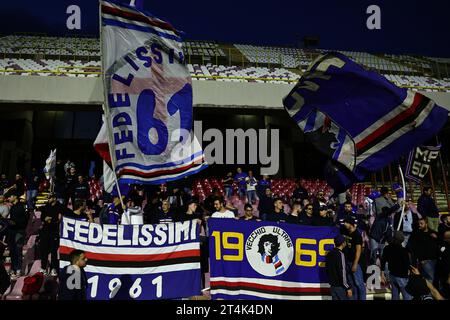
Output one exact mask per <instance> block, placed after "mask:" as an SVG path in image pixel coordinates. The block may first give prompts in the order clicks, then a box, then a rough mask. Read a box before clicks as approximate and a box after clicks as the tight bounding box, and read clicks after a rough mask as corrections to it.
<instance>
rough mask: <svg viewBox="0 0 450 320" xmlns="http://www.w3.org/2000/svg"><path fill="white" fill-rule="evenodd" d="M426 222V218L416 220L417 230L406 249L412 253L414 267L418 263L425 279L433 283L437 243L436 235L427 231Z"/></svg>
mask: <svg viewBox="0 0 450 320" xmlns="http://www.w3.org/2000/svg"><path fill="white" fill-rule="evenodd" d="M427 220H428V218H420V219H419V220H418V230H415V231H414V232H413V233H412V234H411V237H410V238H409V241H408V244H407V246H406V247H407V248H408V249H409V250H410V252H411V253H412V256H413V261H414V265H415V264H416V263H418V266H419V267H420V268H419V269H420V271H421V273H422V275H423V276H424V277H425V279H427V280H429V281H430V282H433V281H434V276H435V270H436V261H437V259H438V255H439V243H438V236H437V233H436V232H434V231H433V230H430V229H429V227H428V221H427Z"/></svg>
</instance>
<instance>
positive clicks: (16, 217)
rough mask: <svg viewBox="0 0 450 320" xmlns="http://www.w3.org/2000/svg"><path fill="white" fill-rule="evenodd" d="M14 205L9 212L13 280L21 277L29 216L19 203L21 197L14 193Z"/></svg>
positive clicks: (11, 200)
mask: <svg viewBox="0 0 450 320" xmlns="http://www.w3.org/2000/svg"><path fill="white" fill-rule="evenodd" d="M9 201H10V203H11V204H12V207H11V209H10V210H9V221H8V223H9V228H8V236H7V239H8V240H7V241H8V246H9V249H10V252H11V269H12V273H11V276H12V278H15V277H20V275H21V270H22V258H23V257H22V248H23V246H24V244H25V229H26V227H27V224H28V215H27V213H26V210H25V205H24V204H23V203H21V202H20V201H19V195H18V194H16V193H12V194H11V195H10V197H9Z"/></svg>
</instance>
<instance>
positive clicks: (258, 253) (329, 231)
mask: <svg viewBox="0 0 450 320" xmlns="http://www.w3.org/2000/svg"><path fill="white" fill-rule="evenodd" d="M208 224H209V231H210V237H211V238H210V241H209V243H210V269H211V296H212V297H213V299H284V300H322V299H331V296H330V289H329V288H330V286H329V284H328V280H327V275H326V270H325V256H326V253H327V251H329V250H331V249H332V248H333V247H334V242H333V238H334V237H335V236H336V235H337V234H338V233H339V230H338V229H337V228H336V227H310V226H299V225H294V224H288V223H280V224H274V223H269V222H252V221H239V220H234V219H214V218H211V219H209V220H208Z"/></svg>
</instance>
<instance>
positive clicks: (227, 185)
mask: <svg viewBox="0 0 450 320" xmlns="http://www.w3.org/2000/svg"><path fill="white" fill-rule="evenodd" d="M233 182H234V179H233V173H232V172H231V171H230V172H228V173H227V176H226V177H225V178H223V179H222V183H223V188H224V189H225V197H226V198H227V199H229V198H231V196H232V195H233Z"/></svg>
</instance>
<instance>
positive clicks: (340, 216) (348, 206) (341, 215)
mask: <svg viewBox="0 0 450 320" xmlns="http://www.w3.org/2000/svg"><path fill="white" fill-rule="evenodd" d="M347 217H352V218H354V219H356V212H355V211H353V204H352V203H351V202H350V201H346V202H345V203H344V205H343V206H342V207H340V208H339V210H338V213H337V215H336V224H337V225H343V224H344V219H345V218H347Z"/></svg>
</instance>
